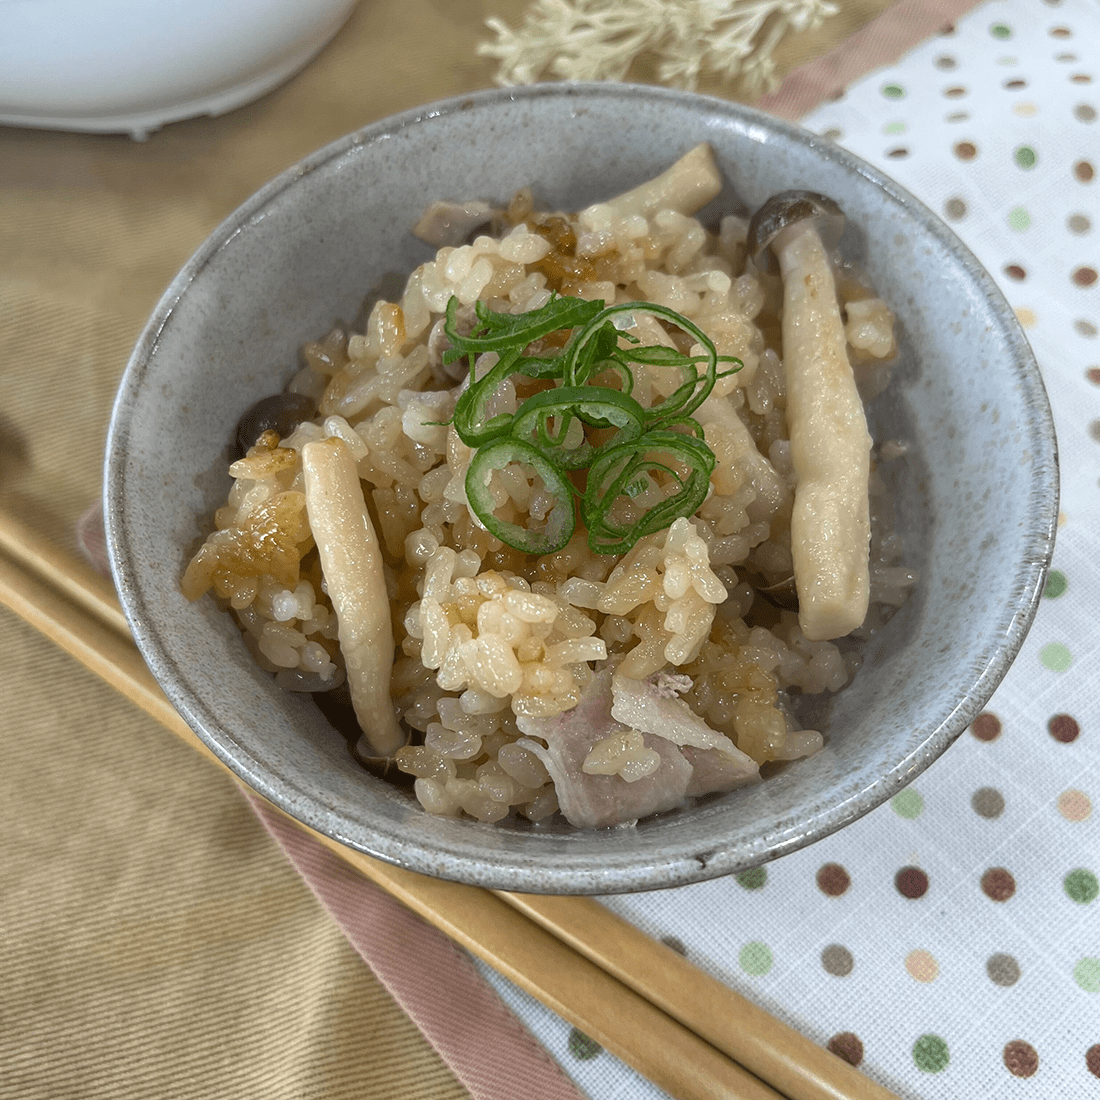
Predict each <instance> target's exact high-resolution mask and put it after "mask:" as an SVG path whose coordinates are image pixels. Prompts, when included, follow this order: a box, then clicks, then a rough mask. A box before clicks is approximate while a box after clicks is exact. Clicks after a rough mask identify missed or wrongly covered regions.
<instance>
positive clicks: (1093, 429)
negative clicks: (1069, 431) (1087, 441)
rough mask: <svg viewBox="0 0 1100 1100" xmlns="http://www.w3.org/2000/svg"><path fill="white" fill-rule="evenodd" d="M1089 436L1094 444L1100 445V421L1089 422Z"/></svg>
mask: <svg viewBox="0 0 1100 1100" xmlns="http://www.w3.org/2000/svg"><path fill="white" fill-rule="evenodd" d="M1089 435H1091V436H1092V438H1093V441H1094V442H1095V443H1100V420H1090V421H1089Z"/></svg>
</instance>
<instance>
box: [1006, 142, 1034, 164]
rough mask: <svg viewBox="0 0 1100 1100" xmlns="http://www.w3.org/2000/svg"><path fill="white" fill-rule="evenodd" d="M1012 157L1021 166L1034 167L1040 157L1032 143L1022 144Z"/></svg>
mask: <svg viewBox="0 0 1100 1100" xmlns="http://www.w3.org/2000/svg"><path fill="white" fill-rule="evenodd" d="M1012 159H1013V160H1014V161H1015V162H1016V163H1017V164H1018V165H1019V166H1020V167H1021V168H1034V167H1035V164H1036V162H1037V161H1038V160H1039V157H1038V155H1037V154H1036V152H1035V150H1034V149H1032V148H1031V146H1030V145H1021V146H1020V147H1019V148H1018V149H1017V150H1016V152H1015V153H1013V154H1012Z"/></svg>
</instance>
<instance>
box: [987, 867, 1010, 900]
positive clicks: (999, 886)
mask: <svg viewBox="0 0 1100 1100" xmlns="http://www.w3.org/2000/svg"><path fill="white" fill-rule="evenodd" d="M982 893H983V894H985V896H986V897H987V898H989V900H990V901H1008V899H1009V898H1010V897H1012V895H1013V894H1015V893H1016V880H1015V879H1014V878H1013V877H1012V875H1011V874H1010V873H1009V872H1008V871H1006V870H1005V869H1004V868H1003V867H990V869H989V870H988V871H986V873H985V874H984V875H982Z"/></svg>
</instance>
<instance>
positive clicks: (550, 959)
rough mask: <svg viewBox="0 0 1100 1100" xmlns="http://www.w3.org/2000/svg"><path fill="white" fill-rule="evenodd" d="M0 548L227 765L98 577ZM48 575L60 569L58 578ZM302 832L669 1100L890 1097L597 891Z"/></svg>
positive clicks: (42, 613) (27, 597) (61, 560)
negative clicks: (537, 892) (459, 869)
mask: <svg viewBox="0 0 1100 1100" xmlns="http://www.w3.org/2000/svg"><path fill="white" fill-rule="evenodd" d="M0 549H2V550H4V551H6V552H7V553H8V554H11V555H12V557H15V558H17V561H10V560H6V559H5V558H4V557H2V556H0V602H2V603H4V604H6V605H7V606H8V607H9V608H11V609H12V610H13V611H15V612H16V613H17V614H18V615H20V616H21V617H22V618H23V619H25V620H26V621H27V622H28V623H30V624H31V625H32V626H35V627H37V628H38V629H39V630H41V631H42V633H44V634H46V635H47V636H48V637H50V638H51V639H52V640H53V641H54V642H55V643H57V644H58V645H60V646H61V647H62V648H63V649H65V650H66V651H67V652H69V653H71V654H72V655H73V656H75V657H76V658H77V659H78V660H80V661H81V662H82V663H83V664H85V665H86V666H87V667H88V668H90V669H92V671H94V672H96V673H97V674H99V675H100V676H101V677H102V678H103V679H105V680H107V682H108V683H110V684H112V686H114V687H115V688H117V689H118V690H119V691H121V692H122V693H123V694H124V695H126V696H127V697H128V698H130V699H131V700H133V701H134V702H135V703H137V704H138V706H140V707H141V708H142V709H143V710H145V711H146V713H148V714H150V715H151V716H152V717H154V718H156V719H157V720H158V721H160V722H161V723H162V724H164V725H166V726H167V727H168V728H169V729H171V730H172V731H173V732H174V733H176V734H177V735H178V736H180V737H182V738H183V739H184V740H185V741H186V742H187V743H188V744H190V745H192V746H193V747H194V748H196V749H198V750H199V751H200V752H202V753H203V754H204V755H205V756H207V757H208V758H209V759H213V760H215V761H216V762H217V763H219V765H220V766H222V767H224V765H221V762H220V761H217V760H216V758H215V757H214V755H213V753H211V752H210V750H209V749H208V748H207V747H206V745H205V744H204V743H203V742H202V741H200V740H199V738H198V737H197V736H196V735H195V733H194V732H193V731H192V730H191V728H190V727H189V726H188V725H187V724H186V723H185V722H184V721H183V719H182V718H180V716H179V715H178V714H177V712H176V711H175V709H174V708H173V707H172V705H171V704H170V703H169V702H168V700H167V699H166V698H165V697H164V695H163V693H162V692H161V690H160V688H159V686H158V685H157V683H156V681H155V680H154V678H153V676H152V674H151V673H150V672H149V670H148V668H147V667H146V665H145V663H144V661H143V660H142V658H141V656H140V654H139V653H138V651H137V649H136V648H135V647H134V646H133V644H132V642H130V641H128V640H125V638H124V636H123V635H124V634H125V636H126V638H128V633H126V630H125V620H124V618H122V616H121V611H120V610H119V609H118V605H117V601H115V600H114V599H113V598H106V599H105V598H104V596H103V593H102V586H101V584H100V583H99V582H101V581H102V578H99V576H98V574H95V573H94V572H93V571H92V570H90V569H88V568H87V567H86V566H85V565H84V563H82V562H78V561H76V560H75V559H72V558H71V557H70V556H69V555H67V554H65V552H64V551H61V550H59V549H57V548H56V547H53V546H52V545H50V544H48V543H47V542H46V540H44V539H42V537H41V536H39V535H38V534H37V532H35V531H33V530H32V529H31V528H29V527H27V526H26V525H25V524H21V523H19V522H17V521H16V522H12V519H11V517H9V516H5V515H4V514H3V513H2V512H0ZM40 562H45V563H47V564H46V566H45V568H42V569H40V570H39V569H36V568H35V567H36V565H37V564H38V563H40ZM20 563H21V564H20ZM32 570H33V571H34V572H32ZM55 578H63V581H62V583H60V584H58V585H57V586H56V587H54V585H53V584H52V583H51V582H53V581H54V580H55ZM90 578H93V579H90ZM58 589H60V591H59V590H58ZM74 601H75V604H74ZM120 622H121V624H122V630H121V631H120V629H119V625H118V624H119V623H120ZM284 816H285V815H284ZM295 824H297V825H299V827H300V828H303V829H305V826H301V825H300V823H297V822H295ZM305 831H306V832H308V833H309V834H310V835H312V836H313V837H315V838H316V839H318V840H319V841H320V842H321V843H322V844H324V845H325V846H326V847H327V848H329V849H330V850H331V851H333V852H335V853H336V854H337V855H339V856H340V857H341V858H342V859H344V860H345V861H346V862H348V863H350V864H352V865H353V866H354V867H356V868H357V869H358V870H359V871H361V872H362V873H363V874H365V875H366V876H367V877H368V878H370V879H371V880H372V881H374V882H375V883H376V884H377V885H379V886H381V887H382V888H383V889H385V890H387V891H388V892H389V893H391V894H392V895H394V896H395V897H397V898H398V899H399V900H401V901H402V902H403V903H404V904H406V905H408V906H409V908H411V909H413V911H414V912H416V913H418V914H419V915H420V916H421V917H423V918H424V919H426V920H427V921H428V922H429V923H431V924H433V925H434V926H435V927H437V928H439V929H441V930H442V931H443V932H445V933H446V934H447V935H449V936H451V938H452V939H454V940H456V941H457V942H458V943H460V944H462V945H463V946H464V947H466V948H467V949H468V950H470V951H471V952H472V953H473V954H475V955H477V956H478V957H479V958H481V959H483V960H484V961H485V962H487V963H489V965H491V966H493V967H494V968H495V969H497V970H498V971H500V972H501V973H503V974H505V975H506V976H507V977H508V978H510V979H511V980H512V981H513V982H515V983H516V984H517V985H519V986H520V987H521V988H523V989H525V990H526V991H527V992H529V993H531V994H532V995H533V996H534V997H536V998H537V999H538V1000H540V1001H542V1003H543V1004H546V1005H547V1006H548V1007H550V1008H552V1009H553V1010H554V1011H556V1012H558V1013H559V1014H560V1015H561V1016H563V1017H564V1018H565V1019H566V1020H568V1021H569V1022H570V1023H572V1024H573V1025H574V1026H576V1027H578V1028H580V1029H581V1030H582V1031H584V1032H585V1033H586V1034H588V1035H590V1036H591V1037H592V1038H593V1039H595V1040H596V1041H597V1042H599V1043H601V1045H603V1046H605V1047H606V1048H607V1049H608V1050H610V1051H611V1052H612V1053H614V1054H616V1056H618V1057H619V1058H621V1059H622V1060H623V1061H625V1062H626V1063H627V1064H629V1065H631V1066H633V1067H634V1068H635V1069H637V1070H638V1071H639V1072H641V1073H642V1074H643V1075H644V1076H646V1077H648V1078H649V1079H650V1080H652V1081H654V1082H655V1083H656V1084H658V1085H659V1086H660V1087H662V1088H664V1089H665V1090H666V1091H668V1092H670V1093H671V1095H673V1096H675V1097H677V1098H680V1097H683V1098H684V1100H689V1098H694V1097H697V1096H698V1097H703V1096H708V1097H709V1096H727V1097H745V1098H746V1100H765V1098H767V1100H782V1098H783V1097H788V1098H789V1100H890V1098H892V1097H894V1094H893V1093H890V1092H888V1091H887V1090H886V1089H884V1088H882V1087H881V1086H879V1085H877V1084H876V1083H875V1082H873V1081H871V1080H870V1079H869V1078H867V1077H866V1076H864V1075H863V1074H861V1073H859V1071H858V1070H856V1069H855V1068H854V1067H852V1066H850V1065H849V1064H848V1063H847V1062H844V1061H843V1060H842V1059H840V1058H838V1057H836V1056H835V1055H833V1054H832V1053H830V1052H829V1051H827V1050H825V1049H824V1048H822V1047H819V1046H818V1045H816V1044H815V1043H813V1042H811V1041H810V1040H809V1039H807V1038H805V1036H803V1035H800V1034H799V1033H798V1032H797V1031H794V1030H793V1029H792V1028H790V1027H788V1026H787V1025H786V1024H784V1023H782V1022H781V1021H780V1020H777V1019H776V1018H775V1017H773V1016H771V1015H769V1014H768V1013H767V1012H765V1011H764V1010H763V1009H761V1008H759V1007H758V1006H757V1005H754V1004H753V1003H752V1002H751V1001H748V1000H746V999H745V998H743V997H741V996H740V995H738V994H737V993H735V992H734V991H733V990H731V989H729V988H728V987H727V986H725V985H723V984H722V983H721V982H718V981H716V980H715V979H713V978H711V977H710V976H709V975H707V974H706V973H704V972H703V971H702V970H700V969H699V968H697V967H695V966H694V965H693V964H691V963H689V962H688V961H687V960H686V959H684V958H683V957H682V956H680V955H678V954H677V953H676V952H674V951H672V950H671V949H670V948H667V947H666V946H664V945H663V944H658V943H656V942H655V941H654V940H652V939H651V938H650V937H649V936H647V935H645V933H643V932H641V931H640V930H638V929H637V928H635V927H634V926H633V925H631V924H630V923H629V922H627V921H624V920H622V919H621V918H619V917H617V916H615V914H613V913H612V912H611V911H610V910H608V909H607V908H606V907H604V906H602V905H600V904H599V903H598V902H596V901H594V900H592V899H589V898H573V897H543V896H533V895H521V894H511V893H508V892H505V891H500V892H497V893H496V896H495V897H494V895H493V893H491V892H489V891H486V890H481V889H478V888H476V887H468V886H463V885H460V884H456V883H449V882H443V881H441V880H437V879H431V878H428V877H426V876H423V875H418V874H414V873H412V872H409V871H405V870H402V869H401V868H398V867H393V866H391V865H389V864H386V863H382V862H380V861H378V860H374V859H372V858H370V857H368V856H365V855H363V854H362V853H360V852H356V851H354V850H353V849H349V848H346V847H344V846H343V845H341V844H339V843H337V842H336V841H334V840H332V839H330V838H328V837H325V836H323V835H321V834H318V833H315V832H313V831H312V830H309V829H305ZM765 1082H767V1083H765ZM776 1090H778V1091H776ZM894 1100H896V1098H894Z"/></svg>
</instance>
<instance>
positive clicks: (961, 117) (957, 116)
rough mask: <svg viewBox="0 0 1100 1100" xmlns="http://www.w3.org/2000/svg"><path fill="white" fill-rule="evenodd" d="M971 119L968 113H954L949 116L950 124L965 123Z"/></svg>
mask: <svg viewBox="0 0 1100 1100" xmlns="http://www.w3.org/2000/svg"><path fill="white" fill-rule="evenodd" d="M969 117H970V115H969V113H968V112H966V111H954V112H953V113H952V114H949V115H948V116H947V121H948V122H965V121H966V120H967V119H968V118H969Z"/></svg>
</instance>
